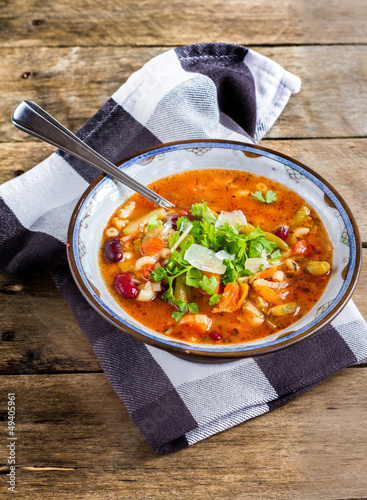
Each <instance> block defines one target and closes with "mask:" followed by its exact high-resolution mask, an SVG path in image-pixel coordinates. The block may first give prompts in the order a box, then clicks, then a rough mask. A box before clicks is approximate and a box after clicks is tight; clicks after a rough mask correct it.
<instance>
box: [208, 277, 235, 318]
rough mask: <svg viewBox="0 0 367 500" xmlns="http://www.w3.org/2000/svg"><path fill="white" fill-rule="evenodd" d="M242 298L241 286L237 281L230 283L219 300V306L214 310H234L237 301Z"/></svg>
mask: <svg viewBox="0 0 367 500" xmlns="http://www.w3.org/2000/svg"><path fill="white" fill-rule="evenodd" d="M239 298H240V287H239V285H237V283H228V284H227V285H226V286H225V287H224V291H223V295H222V297H221V299H220V301H219V304H218V307H216V308H215V309H213V312H215V313H219V312H233V311H235V310H236V309H237V303H238V301H239Z"/></svg>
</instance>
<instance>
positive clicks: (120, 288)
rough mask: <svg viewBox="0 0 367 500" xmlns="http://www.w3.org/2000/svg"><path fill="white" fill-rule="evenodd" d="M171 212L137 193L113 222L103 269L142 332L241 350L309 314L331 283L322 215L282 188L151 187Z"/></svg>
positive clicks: (251, 183)
mask: <svg viewBox="0 0 367 500" xmlns="http://www.w3.org/2000/svg"><path fill="white" fill-rule="evenodd" d="M149 187H150V188H151V189H153V190H154V191H156V192H157V193H159V194H160V195H161V196H163V197H164V198H167V199H168V200H170V201H172V202H173V203H174V204H175V208H174V209H171V210H165V209H162V208H157V206H156V205H154V204H153V203H152V202H150V201H149V200H147V199H145V198H143V197H142V196H140V195H139V194H135V195H133V196H132V197H131V198H129V199H128V200H127V201H126V202H124V204H123V205H121V206H120V207H118V208H117V209H116V211H115V212H114V214H113V215H112V216H111V218H110V220H109V221H108V224H107V226H106V228H105V231H104V234H103V237H102V247H101V252H100V258H99V266H100V270H101V273H102V276H103V279H104V281H105V282H106V284H107V286H108V288H109V290H110V292H111V294H112V295H113V296H114V298H115V300H116V301H117V302H118V303H119V304H120V306H121V307H122V308H123V309H124V310H125V311H126V312H127V313H128V314H129V315H130V316H132V317H133V318H135V319H136V320H137V321H139V322H140V323H142V324H143V325H145V326H147V327H149V328H151V329H152V330H154V331H157V332H159V333H162V334H166V335H169V336H170V337H172V338H175V339H179V340H181V341H187V342H195V343H210V344H228V343H242V342H248V341H251V340H255V339H259V338H263V337H266V336H268V335H271V334H273V333H275V332H277V331H280V330H282V329H284V328H286V327H288V326H289V325H291V324H292V323H294V322H295V321H297V320H298V319H299V318H300V317H301V316H303V315H305V314H306V313H307V312H308V311H309V310H310V309H311V308H312V307H313V305H314V304H316V302H317V301H318V300H319V298H320V297H321V295H322V293H323V291H324V289H325V287H326V285H327V283H328V280H329V277H330V273H331V267H330V265H331V262H332V246H331V243H330V240H329V238H328V235H327V232H326V230H325V228H324V226H323V224H322V222H321V220H320V219H319V217H318V215H317V213H316V212H315V211H314V210H313V209H312V207H311V206H310V205H308V204H307V202H306V201H305V200H303V199H302V198H301V197H300V196H299V195H298V194H297V193H295V192H294V191H292V190H290V189H288V188H286V187H285V186H283V185H281V184H279V183H277V182H275V181H273V180H270V179H267V178H264V177H261V176H258V175H255V174H252V173H246V172H239V171H231V170H201V171H190V172H184V173H180V174H176V175H172V176H170V177H167V178H164V179H161V180H159V181H156V182H155V183H153V184H151V185H150V186H149Z"/></svg>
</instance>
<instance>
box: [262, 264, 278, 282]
mask: <svg viewBox="0 0 367 500" xmlns="http://www.w3.org/2000/svg"><path fill="white" fill-rule="evenodd" d="M277 269H278V266H274V267H269V268H268V269H264V271H261V273H260V274H259V275H258V278H261V279H265V278H270V277H271V276H273V274H275V273H276V272H277Z"/></svg>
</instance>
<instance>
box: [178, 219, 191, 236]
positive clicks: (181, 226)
mask: <svg viewBox="0 0 367 500" xmlns="http://www.w3.org/2000/svg"><path fill="white" fill-rule="evenodd" d="M187 224H190V221H189V219H188V218H187V217H179V218H178V219H177V222H176V225H177V231H180V233H183V232H184V231H185V229H186V228H187Z"/></svg>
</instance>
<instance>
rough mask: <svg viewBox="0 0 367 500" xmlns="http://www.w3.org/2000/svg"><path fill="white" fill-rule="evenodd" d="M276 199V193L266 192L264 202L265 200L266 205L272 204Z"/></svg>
mask: <svg viewBox="0 0 367 500" xmlns="http://www.w3.org/2000/svg"><path fill="white" fill-rule="evenodd" d="M277 199H278V197H277V195H276V193H274V192H273V191H270V190H269V191H266V195H265V200H266V203H273V202H274V201H277Z"/></svg>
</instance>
